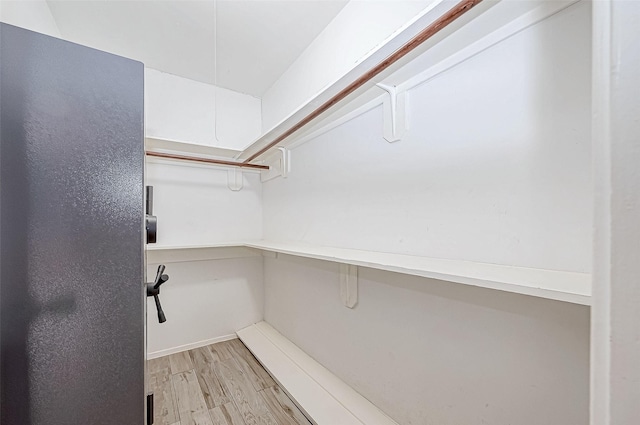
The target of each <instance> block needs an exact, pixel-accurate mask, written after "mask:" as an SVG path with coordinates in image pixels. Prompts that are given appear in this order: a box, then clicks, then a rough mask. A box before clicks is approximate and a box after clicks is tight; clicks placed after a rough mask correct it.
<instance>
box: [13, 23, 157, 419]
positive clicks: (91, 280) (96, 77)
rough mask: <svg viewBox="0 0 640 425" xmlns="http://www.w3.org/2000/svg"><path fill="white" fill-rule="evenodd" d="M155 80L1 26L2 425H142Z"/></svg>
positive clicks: (88, 52)
mask: <svg viewBox="0 0 640 425" xmlns="http://www.w3.org/2000/svg"><path fill="white" fill-rule="evenodd" d="M143 70H144V68H143V65H142V64H141V63H138V62H135V61H131V60H128V59H124V58H121V57H117V56H113V55H110V54H107V53H104V52H100V51H97V50H93V49H89V48H86V47H83V46H79V45H76V44H72V43H68V42H65V41H61V40H58V39H55V38H51V37H47V36H43V35H40V34H36V33H33V32H30V31H26V30H23V29H19V28H16V27H12V26H10V25H6V24H1V25H0V332H1V333H0V344H1V351H0V373H1V375H0V381H1V384H0V385H1V391H2V393H1V399H0V402H1V405H0V411H1V416H0V422H1V423H2V425H31V424H36V425H41V424H42V425H45V424H46V425H75V424H77V425H80V424H82V425H101V424H105V425H106V424H109V425H141V424H143V423H144V361H145V360H144V302H145V298H144V293H143V285H142V281H143V238H142V236H143V234H142V228H143V221H142V220H143V161H144V157H143V155H144V154H143V76H144V74H143V72H144V71H143Z"/></svg>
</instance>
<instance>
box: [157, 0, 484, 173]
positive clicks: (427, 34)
mask: <svg viewBox="0 0 640 425" xmlns="http://www.w3.org/2000/svg"><path fill="white" fill-rule="evenodd" d="M481 1H482V0H462V1H461V2H460V3H458V4H456V5H455V6H454V7H452V8H451V9H449V10H448V11H447V13H445V14H444V15H442V16H441V17H439V18H438V19H437V20H436V21H434V22H433V23H432V24H431V25H429V26H427V27H426V28H425V29H423V30H422V31H420V32H419V33H418V34H417V35H416V36H414V37H413V38H412V39H411V40H409V41H407V42H406V43H405V44H403V45H402V46H401V47H400V48H399V49H398V50H396V51H395V52H393V53H392V54H391V55H389V56H387V57H386V58H385V59H384V60H383V61H382V62H380V63H378V64H377V65H376V66H374V67H373V68H371V69H370V70H369V71H367V72H365V73H364V74H363V75H362V76H360V77H359V78H358V79H357V80H355V81H354V82H352V83H351V84H349V85H348V86H347V87H345V88H344V89H342V90H340V91H339V92H338V93H337V94H336V95H334V96H333V97H331V99H329V100H327V101H326V102H325V103H323V104H322V105H320V106H319V107H318V108H316V109H314V110H313V111H312V112H311V113H309V115H307V116H305V117H304V118H302V119H301V120H300V121H298V122H297V123H296V124H294V125H293V126H292V127H290V128H289V129H288V130H286V131H285V132H284V133H282V134H281V135H280V136H278V137H276V139H275V140H273V141H272V142H270V143H269V144H268V145H266V146H265V147H263V148H261V149H260V150H259V151H257V152H256V153H254V154H252V155H251V156H249V157H248V158H247V159H245V160H244V161H242V162H239V161H224V160H218V159H210V158H199V157H193V156H184V155H173V154H165V153H158V152H151V151H147V152H146V153H147V155H149V156H157V157H161V158H171V159H179V160H184V161H196V162H206V163H210V164H219V165H227V166H232V167H246V168H257V169H262V170H265V169H266V170H268V169H269V167H268V166H266V165H257V164H251V161H253V160H255V159H256V158H258V157H259V156H261V155H263V154H265V153H266V152H268V151H269V150H271V149H272V148H274V147H275V146H276V145H277V144H278V143H280V142H282V141H283V140H285V139H286V138H287V137H289V136H291V135H292V134H294V133H295V132H296V131H298V130H300V129H301V128H302V127H304V126H305V125H307V124H309V123H310V122H311V121H313V120H314V119H315V118H317V117H318V116H320V115H321V114H323V113H324V112H326V111H327V110H328V109H329V108H331V107H332V106H334V105H336V104H337V103H338V102H340V101H341V100H343V99H344V98H345V97H347V96H349V95H350V94H351V93H353V92H354V91H356V90H357V89H359V88H360V87H362V86H363V85H365V84H366V83H367V82H369V81H370V80H371V79H373V77H375V76H376V75H378V74H380V73H381V72H382V71H384V70H385V69H387V68H389V67H390V66H391V65H393V64H394V63H396V62H397V61H399V60H400V59H402V58H403V57H404V56H406V55H407V54H409V53H411V52H412V51H413V50H414V49H416V48H417V47H418V46H420V45H421V44H422V43H424V42H425V41H427V40H428V39H430V38H431V37H433V36H434V35H436V34H437V33H438V32H440V31H441V30H442V29H444V28H445V27H446V26H447V25H449V24H450V23H452V22H453V21H455V20H456V19H458V18H459V17H460V16H462V15H464V14H465V13H466V12H468V11H469V10H471V8H473V7H474V6H476V5H477V4H478V3H480V2H481Z"/></svg>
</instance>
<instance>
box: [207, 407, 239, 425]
mask: <svg viewBox="0 0 640 425" xmlns="http://www.w3.org/2000/svg"><path fill="white" fill-rule="evenodd" d="M209 415H210V416H211V420H212V421H213V425H245V423H244V421H243V420H242V418H241V417H240V413H239V412H238V409H236V405H235V404H233V403H227V404H224V405H222V406H218V407H216V408H214V409H211V410H209Z"/></svg>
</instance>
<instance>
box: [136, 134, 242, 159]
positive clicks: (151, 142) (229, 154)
mask: <svg viewBox="0 0 640 425" xmlns="http://www.w3.org/2000/svg"><path fill="white" fill-rule="evenodd" d="M144 144H145V148H146V149H149V150H153V151H158V152H173V153H180V154H191V155H198V156H202V157H208V158H217V159H233V158H235V157H237V156H238V155H240V153H242V151H238V150H234V149H226V148H219V147H215V146H209V145H202V144H199V143H192V142H187V141H180V140H170V139H161V138H158V137H149V136H147V137H146V138H145V140H144Z"/></svg>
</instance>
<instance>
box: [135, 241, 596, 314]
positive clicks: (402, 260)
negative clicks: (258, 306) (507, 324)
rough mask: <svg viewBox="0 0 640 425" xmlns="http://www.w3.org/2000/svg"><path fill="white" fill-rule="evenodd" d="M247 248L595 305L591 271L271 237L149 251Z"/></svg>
mask: <svg viewBox="0 0 640 425" xmlns="http://www.w3.org/2000/svg"><path fill="white" fill-rule="evenodd" d="M248 248H253V249H258V250H261V251H268V252H275V253H281V254H287V255H294V256H297V257H305V258H312V259H316V260H324V261H332V262H336V263H342V264H352V265H355V266H360V267H369V268H372V269H378V270H386V271H390V272H396V273H403V274H408V275H413V276H421V277H426V278H431V279H438V280H443V281H447V282H455V283H461V284H464V285H471V286H478V287H482V288H490V289H495V290H499V291H506V292H513V293H516V294H524V295H530V296H534V297H540V298H548V299H552V300H557V301H565V302H569V303H574V304H582V305H590V304H591V275H589V274H587V273H576V272H566V271H558V270H546V269H533V268H526V267H513V266H504V265H497V264H487V263H477V262H472V261H460V260H446V259H440V258H429V257H420V256H415V255H404V254H391V253H384V252H374V251H362V250H356V249H345V248H332V247H325V246H315V245H308V244H303V243H296V242H276V241H266V240H261V241H249V242H237V243H235V242H230V243H226V244H217V245H206V246H153V245H151V246H149V247H148V248H147V249H148V251H149V253H150V254H151V253H159V252H163V253H164V255H163V256H162V259H164V261H166V262H176V261H197V260H203V259H216V258H232V256H236V257H245V256H252V255H258V254H256V252H255V251H253V250H251V249H248ZM157 258H158V256H154V258H153V260H154V262H156V261H155V260H157ZM176 258H178V260H176ZM189 258H191V260H189Z"/></svg>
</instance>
